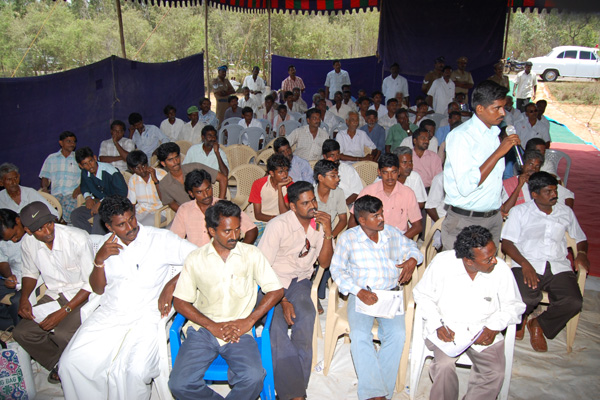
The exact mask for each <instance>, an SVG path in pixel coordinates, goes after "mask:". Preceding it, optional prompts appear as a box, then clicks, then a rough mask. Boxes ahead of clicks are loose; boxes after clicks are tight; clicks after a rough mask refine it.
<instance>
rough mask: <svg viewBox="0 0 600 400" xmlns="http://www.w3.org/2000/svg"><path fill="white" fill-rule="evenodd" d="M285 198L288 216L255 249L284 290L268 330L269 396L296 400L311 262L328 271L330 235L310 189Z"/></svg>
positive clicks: (303, 368) (305, 350) (309, 307)
mask: <svg viewBox="0 0 600 400" xmlns="http://www.w3.org/2000/svg"><path fill="white" fill-rule="evenodd" d="M288 193H289V198H290V211H288V212H286V213H284V214H282V215H280V216H278V217H276V218H274V219H273V220H271V221H270V222H269V223H268V224H267V227H266V229H265V233H264V236H263V238H262V239H261V241H260V243H259V244H258V248H259V249H260V250H261V251H262V252H263V254H264V255H265V256H266V257H267V260H268V261H269V263H270V264H271V266H272V267H273V269H274V270H275V273H276V274H277V276H278V278H279V281H280V282H281V284H282V285H283V287H284V297H283V299H281V302H280V303H279V304H278V305H277V307H276V308H275V314H274V315H273V322H272V324H271V348H272V352H273V370H274V372H275V390H276V391H277V394H278V396H279V398H280V399H281V400H290V399H292V400H300V399H304V398H305V396H306V387H307V386H308V380H309V378H310V366H311V363H312V336H313V327H314V324H315V314H316V313H315V306H314V304H313V302H312V301H311V299H310V290H311V287H312V282H311V280H310V277H311V276H312V274H313V271H314V264H315V261H317V260H318V261H319V265H320V266H321V267H323V268H328V267H329V263H330V262H331V256H332V254H333V246H332V240H333V235H332V230H331V217H330V216H329V214H327V213H325V212H322V211H317V199H316V197H315V194H314V189H313V185H311V184H310V183H308V182H303V181H300V182H296V183H294V184H292V185H291V186H290V188H289V192H288ZM319 224H320V231H317V230H316V228H317V227H318V225H319ZM290 326H291V329H292V335H291V338H290V336H289V335H288V329H289V328H290Z"/></svg>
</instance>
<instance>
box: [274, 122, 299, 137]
mask: <svg viewBox="0 0 600 400" xmlns="http://www.w3.org/2000/svg"><path fill="white" fill-rule="evenodd" d="M282 126H283V127H284V128H285V136H289V134H290V133H292V131H293V130H294V129H298V128H300V126H301V125H300V122H298V121H292V120H289V121H285V122H283V123H282V124H281V125H280V126H279V129H281V127H282ZM277 136H279V132H277Z"/></svg>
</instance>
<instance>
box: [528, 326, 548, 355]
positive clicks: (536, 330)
mask: <svg viewBox="0 0 600 400" xmlns="http://www.w3.org/2000/svg"><path fill="white" fill-rule="evenodd" d="M527 329H528V330H529V335H530V336H531V337H530V341H531V347H533V349H534V350H535V351H538V352H540V353H544V352H546V351H548V344H547V343H546V338H545V337H544V331H543V330H542V327H541V326H540V323H539V322H538V320H537V318H532V319H531V320H529V322H527Z"/></svg>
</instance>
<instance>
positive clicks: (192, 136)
mask: <svg viewBox="0 0 600 400" xmlns="http://www.w3.org/2000/svg"><path fill="white" fill-rule="evenodd" d="M199 111H200V110H198V107H196V106H191V107H189V108H188V109H187V116H188V118H189V119H190V122H188V123H186V124H185V125H184V126H183V129H182V130H181V134H180V135H179V139H178V140H187V141H188V142H190V143H191V144H198V143H200V142H202V128H204V127H205V126H206V125H204V123H202V122H200V119H199V117H198V114H199Z"/></svg>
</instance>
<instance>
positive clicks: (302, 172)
mask: <svg viewBox="0 0 600 400" xmlns="http://www.w3.org/2000/svg"><path fill="white" fill-rule="evenodd" d="M273 150H275V153H279V154H283V155H284V156H285V157H286V158H287V159H288V160H290V165H291V166H290V170H289V171H288V175H289V177H290V178H292V181H294V182H298V181H306V182H310V183H312V184H314V183H315V181H314V179H313V170H312V168H311V167H310V164H309V163H308V161H306V160H305V159H304V158H302V157H298V156H295V155H294V153H293V152H292V148H291V146H290V142H288V140H287V139H286V138H284V137H279V138H277V140H275V141H274V142H273Z"/></svg>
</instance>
